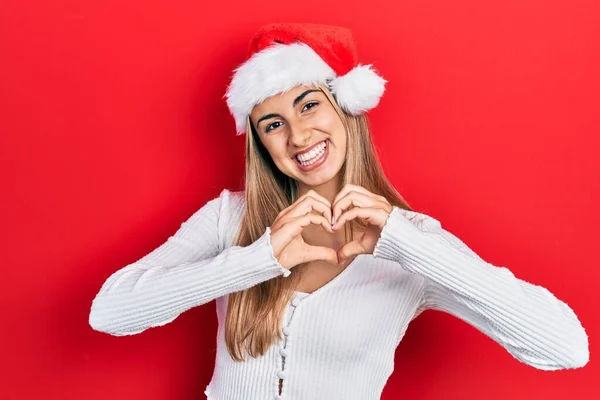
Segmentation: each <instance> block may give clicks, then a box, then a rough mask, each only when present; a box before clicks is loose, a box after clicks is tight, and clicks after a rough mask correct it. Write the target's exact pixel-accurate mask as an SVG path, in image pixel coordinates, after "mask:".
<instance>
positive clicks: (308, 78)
mask: <svg viewBox="0 0 600 400" xmlns="http://www.w3.org/2000/svg"><path fill="white" fill-rule="evenodd" d="M335 76H336V74H335V72H334V71H333V69H332V68H331V67H330V66H329V65H327V63H326V62H325V61H323V59H322V58H321V57H319V55H318V54H317V53H316V52H315V51H314V50H313V49H312V48H311V47H310V46H308V45H306V44H304V43H300V42H297V43H292V44H287V45H286V44H280V43H275V44H273V45H272V46H269V47H268V48H266V49H264V50H263V51H260V52H258V53H255V54H253V55H252V57H250V59H249V60H248V61H246V62H245V63H244V64H242V65H241V66H239V67H238V68H237V69H235V71H234V75H233V78H232V80H231V83H230V85H229V87H228V88H227V92H226V94H225V97H227V105H228V106H229V110H230V112H231V114H232V115H233V118H234V119H235V126H236V130H237V134H238V135H241V134H243V133H245V132H246V118H247V117H248V115H250V112H251V111H252V108H254V106H255V105H257V104H260V103H261V102H263V101H264V100H266V99H267V98H269V97H272V96H274V95H276V94H278V93H282V92H286V91H288V90H290V89H292V88H293V87H295V86H298V85H317V84H326V83H327V80H328V79H332V78H335Z"/></svg>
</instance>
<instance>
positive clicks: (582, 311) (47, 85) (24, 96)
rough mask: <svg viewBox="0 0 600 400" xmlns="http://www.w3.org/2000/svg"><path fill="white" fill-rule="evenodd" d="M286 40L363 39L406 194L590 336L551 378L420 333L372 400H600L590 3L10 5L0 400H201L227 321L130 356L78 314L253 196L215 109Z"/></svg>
mask: <svg viewBox="0 0 600 400" xmlns="http://www.w3.org/2000/svg"><path fill="white" fill-rule="evenodd" d="M273 21H304V22H319V23H329V24H336V25H345V26H348V27H350V28H351V29H353V31H354V32H355V36H356V39H357V43H358V49H359V57H360V60H361V61H362V62H363V63H374V65H375V66H376V68H377V69H378V70H379V71H380V73H381V74H382V75H383V76H384V77H385V78H387V79H388V80H389V84H388V87H387V92H386V94H385V95H384V97H383V98H382V101H381V103H380V106H379V107H378V108H376V109H375V110H373V111H372V112H371V118H372V122H373V129H374V136H375V141H376V144H377V146H378V149H379V151H380V155H381V158H382V162H383V164H384V168H385V170H386V173H387V174H388V176H389V177H390V179H391V180H392V182H393V183H394V185H395V186H396V187H397V188H398V189H399V190H400V192H401V193H402V194H403V195H404V196H405V197H406V198H407V200H408V201H409V202H410V203H411V205H412V206H413V207H414V208H415V209H416V210H417V211H420V212H425V213H428V214H431V215H432V216H434V217H435V218H437V219H439V220H441V221H442V222H443V224H444V227H445V228H446V229H448V230H450V231H451V232H453V233H455V234H456V235H457V236H459V237H460V238H462V239H463V240H464V241H465V242H466V243H467V244H468V245H469V246H470V247H471V248H473V249H474V250H475V251H476V252H478V253H479V254H480V255H481V256H482V257H484V258H485V259H486V260H488V261H489V262H491V263H493V264H495V265H503V266H507V267H508V268H510V269H511V270H512V271H513V272H514V273H515V275H516V276H517V277H519V278H521V279H524V280H527V281H531V282H534V283H536V284H539V285H542V286H545V287H547V288H548V289H549V290H550V291H552V292H553V293H554V294H555V295H556V296H557V297H558V298H560V299H562V300H564V301H566V302H567V303H568V304H569V305H570V306H571V307H572V308H573V309H574V310H575V311H576V313H577V315H578V316H579V317H580V319H581V321H582V323H583V325H584V327H585V328H586V330H587V332H588V335H589V336H590V343H591V345H590V348H591V350H592V351H591V353H592V355H591V361H590V363H589V364H588V365H587V366H586V367H585V368H583V369H577V370H567V371H559V372H545V371H540V370H536V369H534V368H532V367H530V366H527V365H525V364H522V363H520V362H518V361H517V360H516V359H514V358H513V357H512V356H511V355H510V354H509V353H508V352H506V351H505V350H504V349H503V348H502V347H500V346H499V345H498V344H496V343H495V342H493V341H492V340H491V339H489V338H487V337H486V336H484V335H483V334H481V333H479V332H478V331H476V330H475V329H474V328H472V327H471V326H469V325H467V324H466V323H464V322H462V321H459V320H458V319H456V318H454V317H451V316H449V315H447V314H443V313H440V312H431V311H430V312H426V313H425V314H423V315H422V316H421V317H419V318H418V319H417V320H415V321H414V322H413V324H412V325H411V327H410V328H409V330H408V332H407V334H406V336H405V338H404V340H403V341H402V343H401V344H400V346H399V348H398V350H397V353H396V370H395V372H394V374H393V375H392V376H391V378H390V380H389V381H388V384H387V386H386V388H385V390H384V393H383V399H384V400H386V399H396V398H403V399H506V398H511V399H533V398H544V399H563V398H570V399H592V398H599V397H598V396H599V393H600V390H599V383H598V379H597V378H598V376H599V373H600V368H599V367H598V364H597V361H596V360H595V357H596V352H595V348H594V346H595V338H596V335H597V333H598V329H599V324H598V317H597V315H598V311H597V310H595V308H597V307H598V306H599V302H598V295H597V293H596V291H595V290H597V288H598V287H599V284H600V280H599V275H600V274H599V272H598V257H597V251H596V249H597V246H598V236H599V235H598V233H597V228H598V225H599V223H600V218H599V213H598V200H599V199H600V196H599V195H600V178H599V172H600V168H599V161H598V155H599V154H600V146H599V139H598V134H599V133H600V117H599V112H598V111H599V110H598V108H599V107H598V106H599V101H598V95H599V93H600V79H599V78H598V72H599V71H600V40H599V38H600V6H599V5H598V3H597V2H596V1H593V0H571V1H567V0H562V1H548V0H546V1H541V0H537V1H533V0H509V1H498V2H481V1H475V0H470V1H468V0H454V1H439V0H438V1H435V0H434V1H410V2H408V1H401V2H399V3H398V4H396V5H391V2H390V1H381V0H371V1H368V2H364V1H356V0H352V1H350V0H343V1H342V0H337V1H328V2H318V4H315V3H313V2H283V1H261V2H257V3H256V4H253V3H248V2H242V1H238V2H231V1H217V2H201V1H158V0H154V1H148V0H146V1H135V0H130V1H115V0H110V1H107V0H104V1H89V0H88V1H81V0H80V1H72V0H71V1H69V0H55V1H52V2H51V4H49V2H45V1H20V2H18V1H15V0H12V1H7V0H4V1H3V2H2V4H1V5H0V54H1V57H2V61H1V62H0V106H1V107H0V131H1V135H0V138H1V142H0V152H1V154H0V163H1V165H0V174H1V175H2V176H1V178H2V189H3V193H4V194H3V196H2V227H3V229H2V237H1V238H0V239H1V241H0V243H2V256H3V266H4V268H3V271H4V276H3V277H2V286H3V287H2V290H0V304H2V316H1V319H2V327H3V328H2V330H1V332H2V333H1V335H2V337H1V338H0V340H1V342H2V347H3V349H2V361H3V362H2V365H3V367H2V368H3V371H0V372H1V376H2V378H1V379H0V381H1V382H2V383H1V387H0V393H1V396H2V398H4V399H41V398H48V399H107V398H108V399H144V400H150V399H200V398H203V394H202V393H203V391H204V388H205V387H206V385H207V384H208V382H209V381H210V378H211V376H212V370H213V365H214V348H215V345H214V339H215V335H216V316H215V309H214V302H211V303H209V304H207V305H205V306H203V307H197V308H194V309H192V310H190V311H188V312H186V313H183V314H182V315H180V317H179V318H177V319H176V320H175V321H174V322H173V323H171V324H168V325H166V326H164V327H161V328H154V329H149V330H147V331H145V332H144V333H143V334H140V335H134V336H129V337H112V336H110V335H106V334H102V333H99V332H96V331H93V330H92V329H91V328H90V327H89V325H88V314H89V309H90V305H91V301H92V299H93V298H94V296H95V295H96V293H97V291H98V290H99V288H100V286H101V284H102V283H103V282H104V280H105V279H106V278H107V277H108V276H109V275H110V274H111V273H112V272H114V271H116V270H117V269H119V268H121V267H123V266H125V265H126V264H127V263H130V262H132V261H134V260H136V259H138V258H139V257H141V256H143V255H145V254H146V253H147V252H149V251H150V250H152V249H153V248H155V247H156V246H158V245H159V244H161V243H162V242H163V241H165V240H166V238H167V237H168V236H169V235H170V234H172V233H173V232H174V231H175V230H176V229H177V228H178V227H179V224H180V223H181V222H182V221H183V220H185V219H186V218H188V217H189V216H190V215H191V214H192V213H193V212H194V211H195V210H197V209H198V208H200V207H201V206H202V205H203V204H204V203H205V202H206V201H208V200H209V199H211V198H213V197H215V196H217V195H218V194H219V192H220V191H221V189H222V188H225V187H227V188H230V189H233V190H237V189H240V184H241V179H242V174H243V165H244V163H243V157H244V138H243V137H236V136H235V128H234V123H233V119H232V118H231V117H230V115H229V114H228V111H227V108H226V105H225V102H224V100H223V99H222V96H223V94H224V91H225V87H226V85H227V83H228V80H229V77H230V74H231V70H232V69H233V68H234V67H235V66H237V64H238V63H240V62H242V61H243V59H244V56H245V50H246V46H247V43H248V41H249V39H250V37H251V35H252V33H253V32H254V31H255V29H257V28H258V27H259V26H260V25H262V24H263V23H267V22H273ZM594 376H595V377H596V378H595V379H594Z"/></svg>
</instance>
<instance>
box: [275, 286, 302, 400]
mask: <svg viewBox="0 0 600 400" xmlns="http://www.w3.org/2000/svg"><path fill="white" fill-rule="evenodd" d="M300 302H301V301H300V299H298V298H297V297H294V298H293V299H292V301H291V305H292V307H293V309H292V310H291V314H290V318H289V320H288V321H287V325H286V326H284V327H283V328H282V329H281V332H282V333H283V335H284V340H283V341H282V347H280V348H279V355H280V356H281V365H280V369H279V370H277V377H278V378H279V381H278V385H277V394H276V395H275V400H282V399H283V397H282V395H283V386H284V381H285V378H286V371H287V369H288V368H289V367H286V364H287V363H286V361H287V359H288V356H289V347H290V344H291V342H292V339H291V337H290V335H291V333H292V328H291V323H292V320H293V318H294V314H295V313H296V309H297V308H298V306H299V305H300ZM288 365H289V364H288ZM279 383H281V394H279Z"/></svg>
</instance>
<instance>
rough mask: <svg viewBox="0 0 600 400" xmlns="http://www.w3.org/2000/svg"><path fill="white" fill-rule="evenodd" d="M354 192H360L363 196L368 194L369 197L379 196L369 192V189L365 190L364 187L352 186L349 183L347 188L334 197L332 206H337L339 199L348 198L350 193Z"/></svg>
mask: <svg viewBox="0 0 600 400" xmlns="http://www.w3.org/2000/svg"><path fill="white" fill-rule="evenodd" d="M352 191H354V192H359V193H362V194H366V195H367V196H377V195H375V194H373V193H371V192H369V191H368V190H367V189H365V188H364V187H362V186H359V185H353V184H351V183H348V184H346V185H345V186H344V187H343V188H342V190H340V191H339V193H338V194H336V195H335V197H334V199H333V201H332V202H331V204H332V205H335V203H336V202H337V201H338V200H339V199H341V198H342V197H344V196H346V195H347V194H348V193H350V192H352Z"/></svg>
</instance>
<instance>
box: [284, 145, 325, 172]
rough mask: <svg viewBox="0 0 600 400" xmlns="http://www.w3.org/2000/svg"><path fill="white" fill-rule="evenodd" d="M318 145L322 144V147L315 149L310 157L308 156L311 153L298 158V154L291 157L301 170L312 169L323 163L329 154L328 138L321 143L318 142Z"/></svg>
mask: <svg viewBox="0 0 600 400" xmlns="http://www.w3.org/2000/svg"><path fill="white" fill-rule="evenodd" d="M319 146H323V149H322V150H319V151H317V152H316V153H315V154H314V155H313V157H312V158H309V157H310V154H311V153H309V155H308V156H306V155H304V156H302V159H299V158H298V156H294V157H292V159H293V160H294V162H295V163H296V165H297V166H298V168H300V169H301V170H302V171H312V170H313V169H315V168H318V167H319V166H321V165H323V164H324V163H325V161H326V160H327V156H328V155H329V140H328V139H325V140H324V141H323V144H319ZM319 146H315V147H319Z"/></svg>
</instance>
